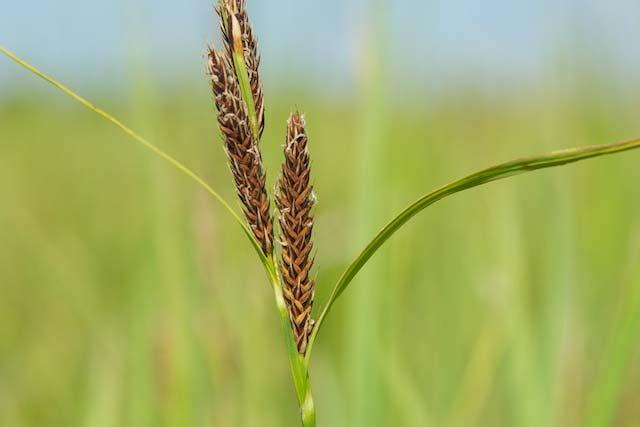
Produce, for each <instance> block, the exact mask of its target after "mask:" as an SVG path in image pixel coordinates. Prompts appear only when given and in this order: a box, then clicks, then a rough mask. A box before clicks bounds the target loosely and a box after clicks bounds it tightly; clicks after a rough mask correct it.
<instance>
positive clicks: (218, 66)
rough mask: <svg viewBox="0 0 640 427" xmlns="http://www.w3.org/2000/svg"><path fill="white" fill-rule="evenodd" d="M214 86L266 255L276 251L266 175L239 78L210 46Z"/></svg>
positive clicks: (246, 204)
mask: <svg viewBox="0 0 640 427" xmlns="http://www.w3.org/2000/svg"><path fill="white" fill-rule="evenodd" d="M208 68H209V73H210V76H211V87H212V90H213V95H214V98H215V103H216V107H217V109H218V125H219V127H220V130H221V132H222V136H223V139H224V145H225V151H226V152H227V156H228V158H229V165H230V168H231V172H232V173H233V178H234V181H235V186H236V192H237V193H238V197H239V198H240V201H241V202H242V205H243V211H244V214H245V217H246V218H247V221H248V223H249V226H250V227H251V230H252V231H253V234H254V235H255V237H256V239H257V240H258V242H260V245H261V246H262V250H263V252H264V253H265V254H266V255H270V254H271V253H272V252H273V220H272V218H271V212H270V202H269V196H268V195H267V190H266V175H265V172H264V168H263V166H262V156H261V154H260V150H259V148H258V143H257V141H256V139H255V136H254V134H253V132H252V131H251V126H250V124H249V118H248V113H247V107H246V105H245V103H244V101H243V100H242V97H241V95H240V87H239V85H238V80H237V78H236V76H235V74H234V72H233V68H232V66H231V60H230V59H229V57H228V56H227V55H226V54H220V53H218V52H216V51H215V50H214V49H209V61H208Z"/></svg>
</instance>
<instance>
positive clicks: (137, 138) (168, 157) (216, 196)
mask: <svg viewBox="0 0 640 427" xmlns="http://www.w3.org/2000/svg"><path fill="white" fill-rule="evenodd" d="M0 52H1V53H3V54H4V55H6V56H7V57H9V58H10V59H11V60H13V61H14V62H16V63H17V64H18V65H20V66H21V67H23V68H25V69H27V70H29V71H30V72H32V73H33V74H35V75H36V76H38V77H40V78H41V79H43V80H45V81H46V82H48V83H49V84H51V85H53V86H54V87H55V88H56V89H58V90H60V91H62V92H63V93H64V94H66V95H67V96H69V97H71V98H73V99H74V100H75V101H77V102H79V103H80V104H82V105H83V106H84V107H86V108H88V109H89V110H91V111H93V112H94V113H96V114H97V115H99V116H100V117H102V118H103V119H105V120H107V121H108V122H110V123H111V124H113V125H115V126H116V127H118V128H120V130H122V131H123V132H124V133H126V134H127V135H129V136H130V137H131V138H132V139H133V140H134V141H136V142H138V143H139V144H140V145H142V146H143V147H144V148H146V149H147V150H149V151H151V152H153V153H154V154H155V155H157V156H158V157H160V158H161V159H162V160H164V161H166V162H168V163H169V164H171V165H172V166H173V167H174V168H176V169H177V170H178V171H179V172H180V173H182V174H183V175H185V176H187V177H189V178H190V179H191V180H192V181H194V182H195V183H196V184H198V185H199V186H201V187H202V188H204V189H205V190H206V191H207V193H209V194H210V195H212V196H213V198H214V199H216V200H217V201H218V202H219V203H220V204H221V205H222V207H224V208H225V209H226V210H227V211H228V212H229V213H230V214H231V216H232V217H233V219H235V220H236V222H237V223H238V225H239V226H240V227H242V230H243V231H244V233H245V234H246V235H247V237H248V238H249V240H250V241H251V243H252V245H253V248H254V249H255V251H256V253H257V254H258V256H259V257H260V260H261V261H262V264H263V266H264V267H265V268H267V267H268V264H269V260H268V259H267V257H266V256H265V255H264V254H263V253H262V249H261V246H260V243H258V241H257V240H256V238H255V236H254V235H253V233H252V232H251V230H249V227H247V225H246V224H245V223H244V221H243V220H242V219H241V218H240V216H239V215H238V214H237V213H236V212H235V211H234V210H233V208H232V207H231V205H229V203H228V202H227V201H226V200H225V199H224V198H223V197H222V196H221V195H220V194H219V193H218V192H217V191H215V190H214V189H213V188H212V187H211V186H210V185H209V184H207V183H206V182H205V181H204V179H202V178H201V177H200V176H198V175H197V174H196V173H195V172H193V171H192V170H191V169H189V168H188V167H187V166H185V165H184V164H183V163H181V162H180V161H178V160H177V159H176V158H175V157H173V156H171V155H170V154H168V153H167V152H165V151H163V150H161V149H160V148H158V147H157V146H156V145H154V144H152V143H151V142H149V141H148V140H147V139H145V138H143V137H142V136H140V135H139V134H137V133H136V132H135V131H133V130H132V129H131V128H129V127H128V126H126V125H125V124H124V123H122V122H121V121H120V120H118V119H116V118H115V117H114V116H112V115H111V114H109V113H107V112H106V111H104V110H102V109H101V108H99V107H97V106H95V105H94V104H92V103H91V102H89V101H88V100H86V99H85V98H83V97H82V96H80V95H78V94H77V93H76V92H74V91H73V90H71V89H70V88H68V87H67V86H65V85H63V84H62V83H60V82H59V81H57V80H56V79H54V78H53V77H51V76H49V75H47V74H45V73H44V72H43V71H41V70H39V69H38V68H36V67H35V66H33V65H31V64H29V63H28V62H27V61H25V60H24V59H22V58H20V57H19V56H18V55H16V54H15V53H13V52H11V51H9V50H7V49H5V48H4V47H2V46H0Z"/></svg>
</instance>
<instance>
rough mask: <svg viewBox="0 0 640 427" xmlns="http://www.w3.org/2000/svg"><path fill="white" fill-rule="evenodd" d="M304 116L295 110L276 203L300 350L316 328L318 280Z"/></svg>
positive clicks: (291, 313)
mask: <svg viewBox="0 0 640 427" xmlns="http://www.w3.org/2000/svg"><path fill="white" fill-rule="evenodd" d="M307 144H308V138H307V134H306V131H305V122H304V118H303V117H302V116H301V115H300V114H298V113H295V114H293V115H292V116H291V118H290V119H289V122H288V130H287V140H286V145H285V149H284V157H285V160H284V163H283V165H282V175H281V177H280V180H279V182H278V194H277V196H276V204H277V205H278V209H279V211H280V229H281V232H282V236H281V242H282V255H281V259H280V271H281V273H282V278H283V282H284V283H283V291H284V296H285V299H286V301H287V306H288V308H289V317H290V319H291V325H292V327H293V332H294V337H295V339H296V344H297V346H298V352H299V353H301V354H304V353H305V352H306V350H307V344H308V340H309V335H310V334H311V332H312V330H313V320H312V319H311V309H312V307H313V299H314V292H315V281H314V280H313V279H311V276H310V270H311V267H312V266H313V261H314V260H313V256H312V254H311V252H312V250H313V242H312V240H311V234H312V231H313V215H312V212H311V211H312V209H313V206H314V204H315V201H314V195H313V187H312V185H311V183H310V173H311V162H310V160H309V152H308V148H307Z"/></svg>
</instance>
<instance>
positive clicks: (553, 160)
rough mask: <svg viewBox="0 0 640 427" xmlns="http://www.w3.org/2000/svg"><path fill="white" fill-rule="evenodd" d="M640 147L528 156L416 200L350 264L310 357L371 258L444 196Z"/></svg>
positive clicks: (635, 143)
mask: <svg viewBox="0 0 640 427" xmlns="http://www.w3.org/2000/svg"><path fill="white" fill-rule="evenodd" d="M637 148H640V138H636V139H632V140H629V141H624V142H618V143H613V144H607V145H595V146H590V147H581V148H570V149H566V150H560V151H553V152H550V153H546V154H542V155H539V156H534V157H528V158H523V159H518V160H513V161H510V162H506V163H502V164H499V165H496V166H493V167H490V168H487V169H484V170H481V171H479V172H476V173H473V174H471V175H468V176H466V177H464V178H461V179H459V180H457V181H454V182H452V183H450V184H448V185H445V186H444V187H441V188H439V189H437V190H435V191H433V192H431V193H429V194H427V195H425V196H423V197H421V198H420V199H418V200H416V201H415V202H414V203H413V204H411V205H410V206H409V207H407V208H406V209H405V210H404V211H402V212H401V213H400V214H399V215H398V216H396V217H395V218H394V219H393V220H392V221H391V222H390V223H388V224H387V225H386V226H385V227H384V228H383V229H382V230H381V231H380V232H379V233H378V234H377V235H376V236H375V237H374V239H373V240H372V241H371V242H370V243H369V244H368V245H367V246H366V247H365V248H364V250H363V251H362V252H361V253H360V255H358V257H357V258H356V259H355V260H354V261H353V262H352V263H351V265H349V267H348V268H347V270H346V271H345V272H344V273H343V275H342V276H341V277H340V279H339V280H338V283H336V285H335V287H334V289H333V292H332V293H331V296H330V297H329V301H328V302H327V304H326V305H325V307H324V309H323V311H322V313H321V314H320V317H319V318H318V320H317V322H316V327H315V329H314V332H313V334H312V336H311V339H310V342H309V349H308V351H307V357H309V354H310V353H311V349H312V347H313V344H314V343H315V339H316V337H317V334H318V331H319V330H320V328H321V326H322V324H323V322H324V320H325V319H326V317H327V314H328V313H329V312H330V311H331V308H332V307H333V304H335V302H336V300H337V299H338V298H339V297H340V296H341V295H342V293H343V292H344V291H345V290H346V289H347V287H348V286H349V284H350V283H351V281H352V280H353V279H354V277H355V276H356V275H357V274H358V272H359V271H360V270H361V269H362V267H364V265H365V264H366V263H367V262H368V261H369V259H370V258H371V257H372V256H373V255H374V254H375V253H376V252H377V251H378V249H380V247H381V246H382V245H383V244H384V243H385V242H386V241H387V240H389V238H390V237H391V236H393V234H394V233H395V232H396V231H398V230H399V229H400V228H402V226H404V225H405V224H406V223H407V222H408V221H409V220H411V219H412V218H413V217H414V216H416V215H417V214H419V213H420V212H421V211H422V210H424V209H425V208H427V207H428V206H431V205H432V204H434V203H436V202H438V201H440V200H442V199H444V198H445V197H448V196H451V195H454V194H456V193H460V192H462V191H464V190H468V189H471V188H474V187H479V186H481V185H484V184H488V183H490V182H493V181H498V180H501V179H505V178H509V177H512V176H515V175H519V174H523V173H527V172H532V171H535V170H538V169H546V168H552V167H557V166H563V165H566V164H569V163H574V162H579V161H581V160H587V159H590V158H593V157H599V156H605V155H608V154H615V153H621V152H623V151H629V150H633V149H637Z"/></svg>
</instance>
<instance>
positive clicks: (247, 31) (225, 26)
mask: <svg viewBox="0 0 640 427" xmlns="http://www.w3.org/2000/svg"><path fill="white" fill-rule="evenodd" d="M216 10H217V12H218V15H219V16H220V28H221V29H222V36H223V40H224V44H225V49H226V51H227V55H228V56H229V58H232V57H233V56H232V52H233V31H232V28H231V26H232V19H231V17H232V16H233V17H235V19H236V21H237V22H238V24H239V27H240V36H241V37H240V38H241V40H242V49H243V52H244V61H245V63H246V65H247V73H248V75H249V83H250V84H251V92H252V94H253V102H254V104H255V108H256V116H257V124H258V139H260V138H261V137H262V132H264V126H265V119H264V94H263V92H262V83H261V81H260V72H259V68H260V54H259V53H258V43H257V41H256V38H255V36H254V34H253V28H252V27H251V23H250V22H249V15H248V14H247V10H246V6H245V0H221V1H220V2H219V4H218V7H217V9H216Z"/></svg>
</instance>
